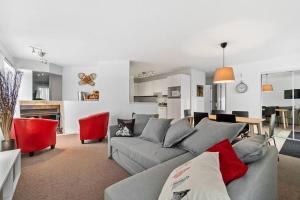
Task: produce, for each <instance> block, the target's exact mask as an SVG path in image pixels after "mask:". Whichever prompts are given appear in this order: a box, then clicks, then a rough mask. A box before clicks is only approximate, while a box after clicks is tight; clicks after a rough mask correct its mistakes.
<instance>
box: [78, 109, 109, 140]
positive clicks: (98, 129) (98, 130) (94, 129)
mask: <svg viewBox="0 0 300 200" xmlns="http://www.w3.org/2000/svg"><path fill="white" fill-rule="evenodd" d="M108 120H109V112H103V113H98V114H94V115H90V116H88V117H85V118H81V119H79V126H80V140H81V143H82V144H84V140H99V141H101V140H102V139H103V138H105V136H106V134H107V126H108Z"/></svg>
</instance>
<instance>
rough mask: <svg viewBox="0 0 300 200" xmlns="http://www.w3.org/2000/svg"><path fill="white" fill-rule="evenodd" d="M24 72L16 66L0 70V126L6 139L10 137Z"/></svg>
mask: <svg viewBox="0 0 300 200" xmlns="http://www.w3.org/2000/svg"><path fill="white" fill-rule="evenodd" d="M22 74H23V73H22V72H21V71H18V70H16V69H15V68H2V69H1V70H0V126H1V130H2V133H3V136H4V140H9V139H10V131H11V126H12V121H13V117H14V113H15V107H16V103H17V98H18V93H19V88H20V84H21V79H22Z"/></svg>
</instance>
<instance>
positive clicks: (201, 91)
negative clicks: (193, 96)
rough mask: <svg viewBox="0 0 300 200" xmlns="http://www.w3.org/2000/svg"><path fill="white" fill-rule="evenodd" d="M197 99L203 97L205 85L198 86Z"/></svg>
mask: <svg viewBox="0 0 300 200" xmlns="http://www.w3.org/2000/svg"><path fill="white" fill-rule="evenodd" d="M197 97H203V85H197Z"/></svg>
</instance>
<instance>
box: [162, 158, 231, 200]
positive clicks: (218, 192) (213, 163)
mask: <svg viewBox="0 0 300 200" xmlns="http://www.w3.org/2000/svg"><path fill="white" fill-rule="evenodd" d="M167 199H172V200H173V199H174V200H177V199H178V200H179V199H189V200H199V199H201V200H230V198H229V196H228V193H227V190H226V186H225V184H224V182H223V179H222V174H221V172H220V168H219V153H218V152H204V153H202V154H200V155H199V156H197V157H196V158H194V159H192V160H190V161H188V162H186V163H184V164H183V165H180V166H179V167H177V168H175V169H174V170H173V171H172V172H171V173H170V175H169V177H168V179H167V180H166V182H165V184H164V186H163V189H162V191H161V193H160V195H159V198H158V200H167Z"/></svg>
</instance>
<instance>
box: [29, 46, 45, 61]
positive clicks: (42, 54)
mask: <svg viewBox="0 0 300 200" xmlns="http://www.w3.org/2000/svg"><path fill="white" fill-rule="evenodd" d="M30 48H32V51H31V52H32V54H34V55H38V56H39V57H40V61H41V63H43V64H48V60H47V59H46V58H45V56H46V54H47V53H46V51H45V50H43V49H41V48H38V47H34V46H30Z"/></svg>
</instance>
